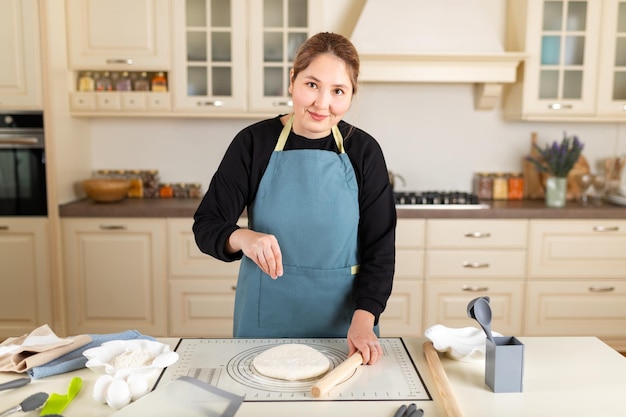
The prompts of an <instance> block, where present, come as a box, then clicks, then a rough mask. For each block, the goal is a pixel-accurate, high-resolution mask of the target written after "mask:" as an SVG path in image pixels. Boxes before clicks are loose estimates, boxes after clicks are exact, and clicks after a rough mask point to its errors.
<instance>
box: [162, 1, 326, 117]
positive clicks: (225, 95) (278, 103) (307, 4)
mask: <svg viewBox="0 0 626 417" xmlns="http://www.w3.org/2000/svg"><path fill="white" fill-rule="evenodd" d="M172 6H173V11H172V12H173V13H172V15H173V39H174V71H173V80H174V88H173V89H174V106H175V111H176V112H183V113H189V112H191V113H200V114H203V115H218V116H224V115H228V116H242V115H243V116H245V115H246V114H250V113H255V114H277V113H280V112H287V111H290V109H291V104H290V99H289V94H288V91H287V87H288V85H289V77H288V74H289V69H290V64H291V61H292V60H293V58H294V56H295V52H296V49H297V48H298V46H299V45H300V44H301V43H302V42H303V41H304V40H305V39H306V38H307V37H308V36H309V35H310V34H312V33H315V32H317V30H318V29H319V28H320V27H321V20H322V16H323V15H322V13H321V7H322V6H320V4H319V3H315V2H313V1H310V0H297V1H294V0H291V1H287V0H262V1H251V0H227V1H216V0H194V1H192V0H187V1H185V2H182V1H180V2H173V5H172ZM242 16H246V18H245V19H244V18H242ZM246 23H247V24H246Z"/></svg>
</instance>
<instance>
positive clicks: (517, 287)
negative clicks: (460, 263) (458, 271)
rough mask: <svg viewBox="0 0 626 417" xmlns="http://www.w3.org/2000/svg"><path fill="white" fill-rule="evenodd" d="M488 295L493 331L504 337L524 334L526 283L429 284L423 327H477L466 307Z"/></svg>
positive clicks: (440, 282)
mask: <svg viewBox="0 0 626 417" xmlns="http://www.w3.org/2000/svg"><path fill="white" fill-rule="evenodd" d="M485 295H487V296H489V297H490V299H491V301H490V302H489V304H490V305H491V310H492V312H493V323H492V328H493V330H494V331H497V332H499V333H502V334H503V335H505V336H510V335H519V334H521V330H522V306H523V300H524V282H523V281H506V282H501V281H493V280H491V281H490V280H468V281H467V282H456V281H437V282H434V283H433V282H428V283H426V284H425V286H424V328H425V329H427V328H428V327H430V326H433V325H435V324H442V325H444V326H447V327H468V326H471V327H478V324H477V323H476V321H475V320H472V319H470V318H469V317H468V316H467V304H468V303H469V302H470V301H471V300H472V299H474V298H476V297H481V296H485Z"/></svg>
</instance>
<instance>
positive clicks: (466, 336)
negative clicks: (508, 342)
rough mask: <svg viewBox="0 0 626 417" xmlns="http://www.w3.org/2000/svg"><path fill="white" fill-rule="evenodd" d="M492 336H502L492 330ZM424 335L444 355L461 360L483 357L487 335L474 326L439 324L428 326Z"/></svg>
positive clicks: (471, 360) (470, 360)
mask: <svg viewBox="0 0 626 417" xmlns="http://www.w3.org/2000/svg"><path fill="white" fill-rule="evenodd" d="M492 333H493V336H494V337H496V336H497V337H499V336H502V335H501V334H500V333H498V332H493V331H492ZM424 336H426V337H427V338H428V339H430V340H431V341H432V342H433V347H434V348H435V349H436V350H437V351H439V352H443V353H444V354H445V355H446V356H448V357H450V358H452V359H455V360H457V361H463V362H473V361H477V360H481V359H484V358H485V350H486V347H485V345H486V340H487V335H485V332H484V331H483V330H482V329H478V328H476V327H461V328H451V327H446V326H443V325H441V324H435V325H433V326H430V327H429V328H428V329H426V331H425V332H424Z"/></svg>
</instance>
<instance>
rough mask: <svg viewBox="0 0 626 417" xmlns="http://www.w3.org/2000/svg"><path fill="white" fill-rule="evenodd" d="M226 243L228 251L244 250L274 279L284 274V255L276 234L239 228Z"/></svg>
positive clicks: (245, 253)
mask: <svg viewBox="0 0 626 417" xmlns="http://www.w3.org/2000/svg"><path fill="white" fill-rule="evenodd" d="M226 245H227V247H226V250H227V251H228V252H231V253H234V252H238V251H242V252H243V253H244V255H246V256H247V257H248V258H250V259H252V261H254V263H255V264H257V265H258V267H259V268H261V270H262V271H263V272H265V273H266V274H267V275H269V276H270V277H272V278H273V279H276V278H278V277H280V276H281V275H283V257H282V254H281V251H280V246H279V245H278V240H277V239H276V236H274V235H269V234H266V233H259V232H255V231H254V230H250V229H238V230H235V231H234V232H233V233H232V234H231V235H230V237H229V238H228V241H227V242H226Z"/></svg>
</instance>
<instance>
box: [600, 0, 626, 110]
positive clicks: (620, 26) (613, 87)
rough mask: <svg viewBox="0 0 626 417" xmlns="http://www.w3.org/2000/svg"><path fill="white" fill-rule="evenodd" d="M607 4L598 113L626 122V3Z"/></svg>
mask: <svg viewBox="0 0 626 417" xmlns="http://www.w3.org/2000/svg"><path fill="white" fill-rule="evenodd" d="M605 3H606V4H605V10H604V19H603V22H602V23H603V28H605V30H606V36H605V39H606V40H605V41H603V42H602V53H603V55H602V60H601V61H600V62H601V68H602V73H601V75H600V77H599V103H598V111H599V113H601V114H602V115H612V116H616V115H617V116H620V117H624V119H625V120H626V0H610V1H606V2H605Z"/></svg>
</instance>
